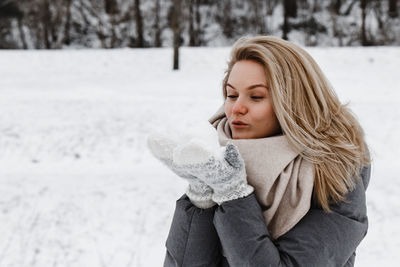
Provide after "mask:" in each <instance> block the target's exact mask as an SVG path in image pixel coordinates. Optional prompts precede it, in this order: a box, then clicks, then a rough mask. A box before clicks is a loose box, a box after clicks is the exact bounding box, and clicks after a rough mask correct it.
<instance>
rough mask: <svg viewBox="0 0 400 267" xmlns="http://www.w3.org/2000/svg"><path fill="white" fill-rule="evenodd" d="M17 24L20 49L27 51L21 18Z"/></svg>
mask: <svg viewBox="0 0 400 267" xmlns="http://www.w3.org/2000/svg"><path fill="white" fill-rule="evenodd" d="M17 22H18V31H19V36H20V38H21V43H22V48H23V49H28V45H27V44H26V38H25V33H24V27H23V23H22V18H18V20H17Z"/></svg>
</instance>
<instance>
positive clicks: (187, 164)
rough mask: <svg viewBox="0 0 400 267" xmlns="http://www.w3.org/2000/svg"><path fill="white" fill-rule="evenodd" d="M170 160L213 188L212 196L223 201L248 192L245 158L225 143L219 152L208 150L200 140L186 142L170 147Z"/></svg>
mask: <svg viewBox="0 0 400 267" xmlns="http://www.w3.org/2000/svg"><path fill="white" fill-rule="evenodd" d="M173 162H174V164H175V165H176V166H179V168H180V169H181V170H184V171H185V172H186V173H189V174H191V175H193V176H195V177H196V178H198V179H199V180H201V181H203V182H204V183H206V184H207V185H209V186H210V187H211V188H212V189H213V191H214V192H213V195H212V200H214V201H215V202H216V203H218V204H219V205H221V204H222V203H223V202H226V201H229V200H234V199H238V198H242V197H246V196H248V195H250V194H251V193H252V192H253V191H254V188H253V187H252V186H250V185H249V184H248V183H247V180H246V169H245V165H244V161H243V159H242V157H241V156H240V153H239V150H238V149H237V147H236V146H235V145H233V144H231V143H228V144H227V146H226V147H224V148H222V150H221V151H220V153H216V152H214V151H210V150H208V149H207V148H206V147H205V146H204V145H203V144H202V143H201V142H189V143H186V144H184V145H182V146H178V147H177V148H175V149H174V151H173Z"/></svg>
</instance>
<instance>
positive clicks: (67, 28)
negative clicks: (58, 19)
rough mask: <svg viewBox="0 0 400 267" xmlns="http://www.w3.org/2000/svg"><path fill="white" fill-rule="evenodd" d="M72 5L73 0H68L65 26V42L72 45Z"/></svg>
mask: <svg viewBox="0 0 400 267" xmlns="http://www.w3.org/2000/svg"><path fill="white" fill-rule="evenodd" d="M71 5H72V0H67V12H66V14H65V16H66V19H65V27H64V42H63V43H64V44H65V45H70V44H71V37H70V34H69V33H70V29H71Z"/></svg>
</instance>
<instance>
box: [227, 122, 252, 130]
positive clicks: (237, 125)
mask: <svg viewBox="0 0 400 267" xmlns="http://www.w3.org/2000/svg"><path fill="white" fill-rule="evenodd" d="M231 125H232V127H234V128H239V129H240V128H246V127H248V126H249V125H248V124H247V123H244V122H242V121H233V122H232V123H231Z"/></svg>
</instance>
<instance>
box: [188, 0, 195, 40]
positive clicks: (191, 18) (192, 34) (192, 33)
mask: <svg viewBox="0 0 400 267" xmlns="http://www.w3.org/2000/svg"><path fill="white" fill-rule="evenodd" d="M193 5H194V0H192V1H189V3H188V6H189V46H196V36H195V35H196V33H195V30H194V25H193V24H194V14H193V13H194V12H193Z"/></svg>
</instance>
